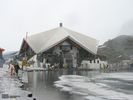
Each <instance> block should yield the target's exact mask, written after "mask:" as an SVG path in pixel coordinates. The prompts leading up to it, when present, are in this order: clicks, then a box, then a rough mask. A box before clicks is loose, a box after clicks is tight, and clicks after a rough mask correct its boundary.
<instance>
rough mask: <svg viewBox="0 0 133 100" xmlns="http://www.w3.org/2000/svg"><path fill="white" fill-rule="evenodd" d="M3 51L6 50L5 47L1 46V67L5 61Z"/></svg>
mask: <svg viewBox="0 0 133 100" xmlns="http://www.w3.org/2000/svg"><path fill="white" fill-rule="evenodd" d="M3 51H4V49H3V48H0V67H3V64H4V62H5V60H4V58H3V55H2V53H3Z"/></svg>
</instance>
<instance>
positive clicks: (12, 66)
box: [8, 61, 20, 76]
mask: <svg viewBox="0 0 133 100" xmlns="http://www.w3.org/2000/svg"><path fill="white" fill-rule="evenodd" d="M8 66H9V67H8V69H9V72H10V75H11V76H12V75H18V70H19V69H20V67H19V65H18V63H17V62H13V61H10V62H9V65H8Z"/></svg>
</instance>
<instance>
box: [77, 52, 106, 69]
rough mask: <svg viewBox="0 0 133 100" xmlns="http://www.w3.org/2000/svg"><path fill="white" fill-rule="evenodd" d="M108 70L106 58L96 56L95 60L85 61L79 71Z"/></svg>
mask: <svg viewBox="0 0 133 100" xmlns="http://www.w3.org/2000/svg"><path fill="white" fill-rule="evenodd" d="M106 68H108V63H107V59H106V57H105V56H103V55H102V56H101V55H96V57H95V59H91V60H90V59H88V60H83V61H82V63H81V66H80V67H79V69H92V70H93V69H106Z"/></svg>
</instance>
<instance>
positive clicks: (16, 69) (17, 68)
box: [14, 63, 20, 75]
mask: <svg viewBox="0 0 133 100" xmlns="http://www.w3.org/2000/svg"><path fill="white" fill-rule="evenodd" d="M14 68H15V72H16V74H17V75H18V70H19V69H20V67H19V65H18V63H16V64H15V65H14Z"/></svg>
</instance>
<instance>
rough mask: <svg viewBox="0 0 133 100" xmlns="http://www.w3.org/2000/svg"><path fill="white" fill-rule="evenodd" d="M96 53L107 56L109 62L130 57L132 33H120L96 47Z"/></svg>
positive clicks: (132, 49)
mask: <svg viewBox="0 0 133 100" xmlns="http://www.w3.org/2000/svg"><path fill="white" fill-rule="evenodd" d="M98 54H99V55H104V56H106V57H107V60H108V61H109V62H110V63H113V62H119V61H121V60H127V59H130V56H132V55H133V35H120V36H118V37H116V38H114V39H111V40H108V41H106V42H105V43H104V44H103V45H100V46H99V47H98Z"/></svg>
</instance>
